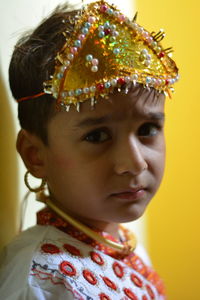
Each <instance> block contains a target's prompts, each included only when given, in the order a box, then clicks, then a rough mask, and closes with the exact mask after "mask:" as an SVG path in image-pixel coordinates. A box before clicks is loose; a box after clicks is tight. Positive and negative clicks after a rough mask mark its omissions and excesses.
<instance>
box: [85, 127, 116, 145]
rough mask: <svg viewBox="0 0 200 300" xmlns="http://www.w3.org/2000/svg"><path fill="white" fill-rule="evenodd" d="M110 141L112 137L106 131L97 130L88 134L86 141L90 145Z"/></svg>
mask: <svg viewBox="0 0 200 300" xmlns="http://www.w3.org/2000/svg"><path fill="white" fill-rule="evenodd" d="M109 139H110V135H109V134H108V132H107V131H106V130H105V129H96V130H94V131H92V132H90V133H88V134H87V135H86V136H85V138H84V140H85V141H87V142H90V143H94V144H95V143H96V144H97V143H103V142H105V141H107V140H109Z"/></svg>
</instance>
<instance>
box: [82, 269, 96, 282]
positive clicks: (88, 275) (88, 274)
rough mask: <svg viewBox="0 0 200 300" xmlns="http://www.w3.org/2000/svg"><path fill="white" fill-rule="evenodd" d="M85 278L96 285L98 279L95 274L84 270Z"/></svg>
mask: <svg viewBox="0 0 200 300" xmlns="http://www.w3.org/2000/svg"><path fill="white" fill-rule="evenodd" d="M83 276H84V278H85V279H86V280H87V281H88V282H89V283H91V284H93V285H95V284H96V283H97V279H96V277H95V276H94V274H93V273H92V272H91V271H89V270H83Z"/></svg>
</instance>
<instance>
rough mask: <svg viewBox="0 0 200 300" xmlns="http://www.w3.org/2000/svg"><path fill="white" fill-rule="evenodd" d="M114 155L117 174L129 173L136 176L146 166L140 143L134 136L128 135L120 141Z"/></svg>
mask: <svg viewBox="0 0 200 300" xmlns="http://www.w3.org/2000/svg"><path fill="white" fill-rule="evenodd" d="M115 155H116V156H115V172H116V173H117V174H118V175H123V174H125V173H131V174H132V175H134V176H136V175H139V174H140V173H142V172H143V171H144V170H146V169H147V167H148V165H147V162H146V160H145V158H144V154H143V151H142V145H141V144H140V142H139V141H138V140H137V138H135V137H130V138H129V139H128V140H127V141H126V142H123V143H121V145H120V146H118V149H116V153H115Z"/></svg>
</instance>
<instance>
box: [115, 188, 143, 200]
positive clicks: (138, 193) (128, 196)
mask: <svg viewBox="0 0 200 300" xmlns="http://www.w3.org/2000/svg"><path fill="white" fill-rule="evenodd" d="M145 193H146V189H145V188H144V187H143V186H139V187H137V188H134V189H132V188H131V189H130V188H129V189H124V190H121V191H119V192H117V193H114V194H111V196H112V197H115V198H119V199H122V200H123V199H125V200H130V201H134V200H139V199H141V198H143V197H144V195H145Z"/></svg>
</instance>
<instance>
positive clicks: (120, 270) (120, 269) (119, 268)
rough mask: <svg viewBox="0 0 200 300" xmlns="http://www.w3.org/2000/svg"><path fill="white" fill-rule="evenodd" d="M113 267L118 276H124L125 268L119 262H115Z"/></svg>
mask: <svg viewBox="0 0 200 300" xmlns="http://www.w3.org/2000/svg"><path fill="white" fill-rule="evenodd" d="M112 267H113V271H114V273H115V275H116V276H117V277H119V278H122V277H123V276H124V269H123V267H122V266H121V265H120V264H119V263H118V262H114V263H113V266H112Z"/></svg>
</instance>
